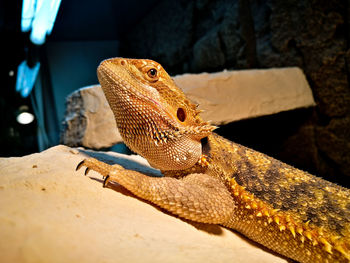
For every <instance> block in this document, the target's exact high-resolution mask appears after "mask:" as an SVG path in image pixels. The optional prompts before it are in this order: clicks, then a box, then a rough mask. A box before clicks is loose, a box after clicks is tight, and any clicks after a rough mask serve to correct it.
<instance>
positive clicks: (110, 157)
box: [0, 146, 287, 263]
mask: <svg viewBox="0 0 350 263" xmlns="http://www.w3.org/2000/svg"><path fill="white" fill-rule="evenodd" d="M87 156H93V157H97V158H98V159H100V160H104V161H107V162H114V163H119V164H122V165H123V166H124V167H126V168H129V169H136V170H141V171H146V172H148V173H151V174H154V175H159V172H158V171H157V170H154V169H152V168H150V167H149V166H148V164H147V162H146V161H145V160H144V159H143V158H141V157H139V156H126V155H122V154H116V153H102V152H92V151H86V150H83V149H72V148H69V147H66V146H56V147H53V148H50V149H48V150H46V151H44V152H42V153H36V154H32V155H28V156H24V157H16V158H15V157H13V158H1V159H0V262H2V263H10V262H233V261H234V262H287V261H286V260H285V259H282V258H280V257H278V256H276V255H274V254H272V253H270V252H268V251H266V250H265V249H262V248H260V247H259V246H258V245H256V244H255V243H253V242H250V241H248V240H246V239H245V238H243V237H242V236H240V235H239V234H237V233H235V232H233V231H231V230H228V229H225V228H223V227H220V226H216V225H208V224H199V223H193V222H188V221H184V220H181V219H179V218H177V217H175V216H172V215H169V214H167V213H165V212H163V211H161V210H160V209H158V208H157V207H155V206H153V205H151V204H149V203H147V202H144V201H142V200H139V199H137V198H136V197H134V196H133V195H132V194H130V193H129V192H127V191H126V190H125V189H123V188H122V187H121V186H119V185H117V184H114V185H112V186H110V188H102V178H101V176H100V175H98V174H97V173H95V172H94V171H91V172H90V173H89V177H87V176H83V170H79V171H78V172H75V167H76V165H77V163H79V162H80V161H81V160H82V159H84V158H86V157H87Z"/></svg>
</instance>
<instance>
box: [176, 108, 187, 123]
mask: <svg viewBox="0 0 350 263" xmlns="http://www.w3.org/2000/svg"><path fill="white" fill-rule="evenodd" d="M176 116H177V118H178V119H179V121H181V122H184V121H185V120H186V112H185V110H184V109H183V108H178V109H177V113H176Z"/></svg>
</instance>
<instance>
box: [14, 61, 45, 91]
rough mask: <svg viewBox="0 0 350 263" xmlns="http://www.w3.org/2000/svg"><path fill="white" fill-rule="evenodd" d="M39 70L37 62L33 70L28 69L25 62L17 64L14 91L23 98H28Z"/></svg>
mask: <svg viewBox="0 0 350 263" xmlns="http://www.w3.org/2000/svg"><path fill="white" fill-rule="evenodd" d="M39 68H40V63H39V62H37V63H36V64H35V66H34V67H33V68H30V67H28V64H27V62H26V61H23V62H22V63H21V64H19V66H18V69H17V80H16V91H17V92H19V93H20V94H21V96H22V97H23V98H26V97H28V95H29V94H30V92H31V91H32V89H33V87H34V83H35V80H36V78H37V76H38V72H39Z"/></svg>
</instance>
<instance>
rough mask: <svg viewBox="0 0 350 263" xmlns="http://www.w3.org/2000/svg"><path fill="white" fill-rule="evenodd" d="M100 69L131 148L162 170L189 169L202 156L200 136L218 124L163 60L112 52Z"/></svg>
mask: <svg viewBox="0 0 350 263" xmlns="http://www.w3.org/2000/svg"><path fill="white" fill-rule="evenodd" d="M97 75H98V79H99V82H100V84H101V86H102V89H103V91H104V93H105V96H106V98H107V101H108V103H109V105H110V107H111V109H112V111H113V113H114V116H115V119H116V123H117V126H118V129H119V132H120V134H121V135H122V137H123V139H124V141H125V143H126V144H127V145H128V147H129V148H130V149H131V150H133V151H134V152H136V153H138V154H140V155H141V156H143V157H145V158H146V159H147V160H148V162H149V163H150V164H151V165H152V166H153V167H155V168H158V169H161V170H182V169H187V168H189V167H191V166H193V165H194V164H195V163H196V162H198V161H199V159H200V158H201V154H202V150H201V142H200V140H201V139H202V138H204V137H206V136H208V135H209V134H210V133H211V132H212V131H213V130H214V129H215V126H211V125H210V124H209V123H207V122H204V121H203V120H202V119H201V117H200V116H199V112H200V111H198V110H197V107H196V105H195V104H193V103H191V102H190V101H189V100H188V99H187V98H186V96H185V94H184V93H183V92H182V90H181V89H180V88H178V87H177V86H176V84H175V83H174V81H173V80H172V79H171V77H170V76H169V75H168V73H167V72H166V71H165V70H164V69H163V67H162V66H161V65H160V64H159V63H157V62H155V61H152V60H146V59H124V58H112V59H107V60H104V61H102V62H101V64H100V66H99V67H98V69H97Z"/></svg>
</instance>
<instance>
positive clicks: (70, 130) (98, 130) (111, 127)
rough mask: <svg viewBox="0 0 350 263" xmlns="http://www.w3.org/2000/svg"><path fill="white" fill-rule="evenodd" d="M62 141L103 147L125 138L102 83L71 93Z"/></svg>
mask: <svg viewBox="0 0 350 263" xmlns="http://www.w3.org/2000/svg"><path fill="white" fill-rule="evenodd" d="M66 105H67V106H66V114H65V118H64V121H63V131H62V132H61V142H62V143H63V144H65V145H69V146H80V145H83V146H85V147H88V148H94V149H101V148H104V147H110V146H113V145H114V144H116V143H117V142H122V141H123V139H122V138H121V136H120V134H119V131H118V129H117V125H116V123H115V120H114V116H113V112H112V110H111V108H110V107H109V105H108V102H107V100H106V97H105V95H104V93H103V91H102V88H101V87H100V86H99V85H93V86H89V87H85V88H81V89H79V90H77V91H75V92H73V93H72V94H71V95H70V96H68V98H67V101H66Z"/></svg>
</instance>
